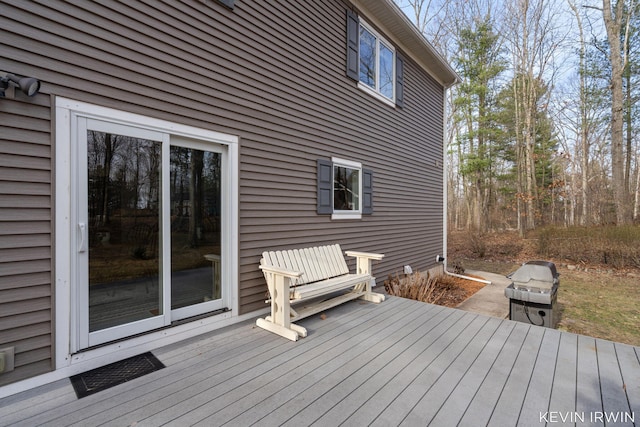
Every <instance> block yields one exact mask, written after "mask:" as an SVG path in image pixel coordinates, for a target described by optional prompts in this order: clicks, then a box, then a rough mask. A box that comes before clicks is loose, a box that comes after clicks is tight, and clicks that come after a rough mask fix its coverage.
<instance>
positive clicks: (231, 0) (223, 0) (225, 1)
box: [218, 0, 233, 10]
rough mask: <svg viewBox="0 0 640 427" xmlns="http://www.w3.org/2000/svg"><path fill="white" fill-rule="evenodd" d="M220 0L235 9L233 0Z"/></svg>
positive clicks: (219, 0)
mask: <svg viewBox="0 0 640 427" xmlns="http://www.w3.org/2000/svg"><path fill="white" fill-rule="evenodd" d="M218 2H220V3H222V4H223V5H225V6H226V7H228V8H229V9H231V10H233V0H218Z"/></svg>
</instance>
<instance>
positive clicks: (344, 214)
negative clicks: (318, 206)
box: [331, 157, 362, 220]
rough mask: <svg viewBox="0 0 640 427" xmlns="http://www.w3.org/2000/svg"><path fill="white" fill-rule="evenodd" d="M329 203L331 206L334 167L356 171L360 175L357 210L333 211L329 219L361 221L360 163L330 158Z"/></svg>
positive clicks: (360, 179)
mask: <svg viewBox="0 0 640 427" xmlns="http://www.w3.org/2000/svg"><path fill="white" fill-rule="evenodd" d="M331 163H332V165H331V182H332V184H331V185H332V186H331V203H332V204H333V183H334V182H335V181H334V178H333V170H334V167H335V166H342V167H347V168H349V169H357V170H358V171H359V173H360V178H359V180H358V183H359V188H358V210H350V211H345V210H336V209H334V210H333V213H332V214H331V219H337V220H340V219H362V163H360V162H354V161H352V160H345V159H340V158H337V157H332V158H331Z"/></svg>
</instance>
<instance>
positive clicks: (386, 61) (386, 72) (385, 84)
mask: <svg viewBox="0 0 640 427" xmlns="http://www.w3.org/2000/svg"><path fill="white" fill-rule="evenodd" d="M380 93H381V94H383V95H384V96H386V97H387V98H393V51H392V50H391V49H389V48H388V47H387V46H385V45H384V44H383V43H380Z"/></svg>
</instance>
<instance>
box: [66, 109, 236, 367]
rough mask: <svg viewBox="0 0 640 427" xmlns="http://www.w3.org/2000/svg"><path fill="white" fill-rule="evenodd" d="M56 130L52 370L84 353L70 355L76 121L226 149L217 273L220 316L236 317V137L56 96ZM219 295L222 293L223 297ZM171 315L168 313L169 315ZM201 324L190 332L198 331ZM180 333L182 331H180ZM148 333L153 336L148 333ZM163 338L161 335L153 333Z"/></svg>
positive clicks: (74, 322)
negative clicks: (222, 289) (225, 309)
mask: <svg viewBox="0 0 640 427" xmlns="http://www.w3.org/2000/svg"><path fill="white" fill-rule="evenodd" d="M55 117H56V123H55V124H56V128H55V129H56V132H55V256H54V258H55V310H56V311H55V319H56V326H55V354H56V359H55V360H56V369H59V368H63V367H65V366H69V365H70V364H71V363H72V361H73V360H74V359H77V360H85V359H86V358H87V357H88V356H89V355H86V354H85V355H83V356H82V357H75V358H74V357H73V354H74V353H76V352H77V350H79V349H80V348H81V347H80V345H81V343H80V341H79V337H78V335H79V328H78V321H79V319H78V318H77V308H78V307H77V304H78V299H77V295H76V294H75V284H74V280H76V279H75V277H76V272H77V268H78V265H77V260H76V256H75V251H76V250H77V248H78V243H77V242H75V241H72V240H71V237H72V236H75V235H76V232H75V229H73V228H72V227H74V228H75V227H77V226H78V222H77V217H76V214H75V213H74V207H75V206H76V204H77V202H76V201H75V200H74V199H73V198H75V197H76V195H75V193H74V185H72V184H73V181H72V180H75V179H77V178H78V176H77V171H76V165H77V164H78V156H79V155H80V154H79V153H78V152H77V150H76V149H74V148H75V147H74V146H73V145H74V144H72V141H77V140H78V134H77V132H78V118H87V119H96V120H102V121H107V122H110V123H114V124H119V125H124V126H127V127H135V128H140V129H143V130H146V131H150V132H160V133H163V134H168V135H170V137H178V138H185V139H188V140H192V141H200V142H202V143H204V144H206V143H214V144H219V145H223V146H225V147H226V152H225V156H226V159H225V160H226V163H227V165H228V167H227V170H226V174H225V175H224V177H223V178H224V179H226V182H227V184H226V185H225V186H223V188H225V193H224V194H223V204H222V208H223V209H224V211H223V215H222V216H223V221H224V223H223V224H222V227H223V228H224V229H225V230H226V231H227V232H226V233H225V235H224V236H223V241H222V248H223V249H222V250H223V253H224V254H227V256H224V257H223V259H222V266H221V267H222V271H223V272H225V274H224V277H223V281H222V283H223V284H226V289H225V290H226V301H225V304H226V306H227V307H229V308H230V309H231V313H227V314H225V315H223V316H221V317H224V318H226V319H228V318H229V317H232V316H237V315H238V246H237V242H238V203H239V202H238V196H237V195H238V179H239V174H238V167H239V139H238V137H237V136H234V135H228V134H223V133H220V132H214V131H210V130H206V129H201V128H196V127H192V126H187V125H182V124H178V123H173V122H169V121H166V120H160V119H154V118H151V117H146V116H141V115H138V114H132V113H128V112H125V111H120V110H115V109H112V108H106V107H101V106H96V105H93V104H88V103H84V102H79V101H74V100H70V99H66V98H60V97H58V98H56V116H55ZM223 294H224V293H223ZM169 315H170V314H169ZM201 326H202V322H200V323H199V324H197V325H195V324H194V328H196V327H197V328H201ZM181 329H182V328H181ZM152 334H153V333H152ZM156 334H159V335H158V336H159V337H160V336H166V335H167V334H166V333H156ZM152 339H153V337H136V338H132V339H130V340H128V341H129V342H128V343H127V344H122V343H118V345H112V346H106V348H101V349H99V350H95V351H94V350H89V351H87V352H84V353H90V352H92V351H94V352H95V353H96V354H97V353H100V354H102V355H104V354H105V352H107V353H108V352H109V351H111V352H117V351H118V350H119V349H121V348H123V347H131V346H135V345H136V342H149V340H152Z"/></svg>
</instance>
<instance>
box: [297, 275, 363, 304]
mask: <svg viewBox="0 0 640 427" xmlns="http://www.w3.org/2000/svg"><path fill="white" fill-rule="evenodd" d="M370 279H371V275H369V274H347V275H345V276H339V277H334V278H332V279H327V280H321V281H319V282H315V283H307V284H306V285H304V286H298V287H295V288H292V289H291V293H292V295H291V297H290V299H291V300H292V301H293V300H300V299H309V298H314V297H317V296H320V295H325V294H328V293H330V292H335V291H340V290H342V289H347V288H351V287H353V286H355V285H357V284H358V283H364V282H366V281H368V280H370Z"/></svg>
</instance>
